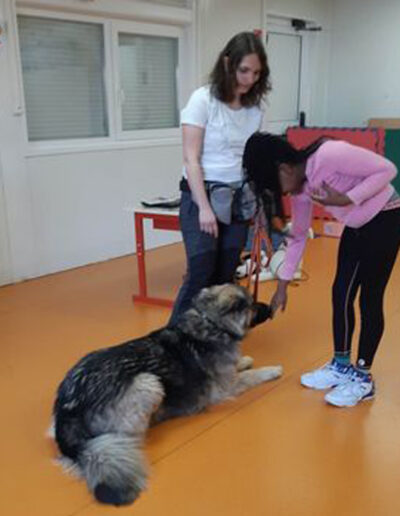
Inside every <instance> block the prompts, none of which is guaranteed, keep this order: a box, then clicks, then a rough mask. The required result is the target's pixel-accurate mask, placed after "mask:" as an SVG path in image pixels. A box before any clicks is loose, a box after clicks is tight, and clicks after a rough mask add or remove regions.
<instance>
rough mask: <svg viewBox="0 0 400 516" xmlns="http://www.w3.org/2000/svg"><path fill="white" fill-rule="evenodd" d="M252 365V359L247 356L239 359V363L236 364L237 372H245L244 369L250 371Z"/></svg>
mask: <svg viewBox="0 0 400 516" xmlns="http://www.w3.org/2000/svg"><path fill="white" fill-rule="evenodd" d="M253 364H254V359H253V357H249V356H248V355H246V356H244V357H240V358H239V361H238V363H237V370H238V371H239V372H240V371H246V369H251V368H252V367H253Z"/></svg>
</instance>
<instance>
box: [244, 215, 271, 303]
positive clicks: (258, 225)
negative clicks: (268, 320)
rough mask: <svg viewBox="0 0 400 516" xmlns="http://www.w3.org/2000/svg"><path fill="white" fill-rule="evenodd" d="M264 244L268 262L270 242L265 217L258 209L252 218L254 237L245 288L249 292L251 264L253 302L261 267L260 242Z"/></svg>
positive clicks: (256, 293)
mask: <svg viewBox="0 0 400 516" xmlns="http://www.w3.org/2000/svg"><path fill="white" fill-rule="evenodd" d="M263 243H264V244H265V249H266V253H267V258H268V262H267V265H268V263H269V261H270V259H271V256H272V253H273V250H272V242H271V239H270V238H269V236H268V233H267V231H266V228H265V218H264V216H263V213H262V211H261V210H260V211H259V212H258V213H257V215H256V216H255V219H254V237H253V242H252V245H251V254H250V267H249V275H248V280H247V289H248V291H249V292H251V282H252V271H253V266H255V279H254V289H253V299H254V302H256V301H257V298H258V284H259V275H260V268H261V249H262V248H263V245H262V244H263Z"/></svg>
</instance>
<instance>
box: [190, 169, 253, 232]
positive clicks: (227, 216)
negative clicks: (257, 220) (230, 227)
mask: <svg viewBox="0 0 400 516" xmlns="http://www.w3.org/2000/svg"><path fill="white" fill-rule="evenodd" d="M204 186H205V189H206V192H207V195H208V198H209V200H210V204H211V207H212V209H213V211H214V213H215V216H216V217H217V219H218V220H219V221H220V222H222V223H223V224H231V222H246V221H249V220H251V219H252V218H253V217H254V215H255V213H256V211H257V198H256V196H255V194H254V192H253V189H252V188H251V185H250V183H249V181H247V180H244V181H237V182H236V183H222V182H220V181H205V182H204ZM180 189H181V191H182V192H190V187H189V183H188V182H187V180H186V179H185V178H182V180H181V182H180Z"/></svg>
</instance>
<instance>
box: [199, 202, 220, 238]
mask: <svg viewBox="0 0 400 516" xmlns="http://www.w3.org/2000/svg"><path fill="white" fill-rule="evenodd" d="M199 224H200V229H201V231H204V233H209V234H210V235H212V236H214V237H215V238H218V223H217V218H216V217H215V214H214V212H213V211H212V209H211V206H205V207H204V208H199Z"/></svg>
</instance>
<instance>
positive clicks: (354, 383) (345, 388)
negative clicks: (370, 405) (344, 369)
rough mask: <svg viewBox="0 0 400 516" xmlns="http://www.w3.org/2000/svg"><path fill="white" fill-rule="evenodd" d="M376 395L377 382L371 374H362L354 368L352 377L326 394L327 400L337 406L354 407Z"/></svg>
mask: <svg viewBox="0 0 400 516" xmlns="http://www.w3.org/2000/svg"><path fill="white" fill-rule="evenodd" d="M374 396H375V384H374V381H373V380H372V376H371V375H367V376H366V375H362V374H359V373H358V372H357V371H354V370H353V374H352V375H351V377H350V378H349V379H348V380H347V381H346V382H345V383H342V384H340V385H338V386H337V387H335V388H334V389H332V390H331V391H330V392H328V394H326V395H325V401H327V402H328V403H330V404H331V405H335V406H336V407H354V406H355V405H357V403H358V402H360V401H366V400H370V399H372V398H373V397H374Z"/></svg>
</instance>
